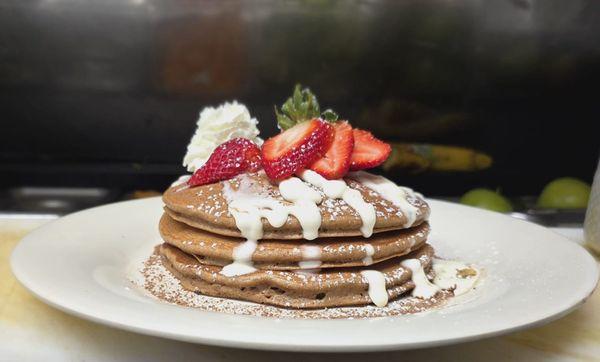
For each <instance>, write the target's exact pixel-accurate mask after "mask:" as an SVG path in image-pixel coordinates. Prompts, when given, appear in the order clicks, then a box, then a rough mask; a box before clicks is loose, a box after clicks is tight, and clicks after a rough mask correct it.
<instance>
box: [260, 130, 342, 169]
mask: <svg viewBox="0 0 600 362" xmlns="http://www.w3.org/2000/svg"><path fill="white" fill-rule="evenodd" d="M332 136H333V127H332V126H331V125H330V124H329V123H327V122H325V121H323V120H321V119H313V120H312V121H307V122H302V123H299V124H297V125H295V126H294V127H292V128H289V129H287V130H286V131H284V132H282V133H280V134H278V135H277V136H275V137H271V138H269V139H268V140H266V141H265V143H264V144H263V146H262V163H263V168H264V169H265V172H266V174H267V176H269V178H271V179H273V180H281V179H284V178H287V177H290V176H291V175H293V174H294V173H295V172H297V171H298V170H300V169H302V168H305V167H306V166H308V165H310V164H311V163H313V162H314V161H315V160H316V159H318V158H319V157H321V156H322V155H323V153H325V151H326V150H327V148H328V147H329V145H330V144H331V140H332Z"/></svg>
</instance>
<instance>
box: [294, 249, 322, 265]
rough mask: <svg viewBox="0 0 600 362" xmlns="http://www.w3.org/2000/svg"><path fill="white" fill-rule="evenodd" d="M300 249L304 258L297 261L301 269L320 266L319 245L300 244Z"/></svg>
mask: <svg viewBox="0 0 600 362" xmlns="http://www.w3.org/2000/svg"><path fill="white" fill-rule="evenodd" d="M300 249H301V250H302V258H303V259H304V260H303V261H301V262H299V263H298V265H299V266H300V268H301V269H313V270H314V269H318V268H319V267H320V266H321V264H322V262H321V248H320V247H319V246H316V245H302V246H301V247H300Z"/></svg>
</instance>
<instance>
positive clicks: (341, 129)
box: [309, 121, 354, 180]
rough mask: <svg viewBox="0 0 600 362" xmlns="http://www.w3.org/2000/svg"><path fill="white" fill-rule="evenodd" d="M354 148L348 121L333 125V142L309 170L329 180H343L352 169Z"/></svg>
mask: <svg viewBox="0 0 600 362" xmlns="http://www.w3.org/2000/svg"><path fill="white" fill-rule="evenodd" d="M353 148H354V136H353V134H352V127H351V126H350V124H349V123H348V122H346V121H340V122H336V123H334V125H333V142H332V143H331V145H330V146H329V148H328V149H327V151H326V152H325V154H324V155H323V157H321V158H320V159H318V160H317V161H315V162H314V163H313V164H312V165H310V166H309V168H310V169H311V170H313V171H315V172H317V173H319V174H320V175H321V176H323V177H325V178H326V179H329V180H335V179H339V178H342V177H343V176H344V175H345V174H346V173H347V172H348V170H349V169H350V158H351V155H352V149H353Z"/></svg>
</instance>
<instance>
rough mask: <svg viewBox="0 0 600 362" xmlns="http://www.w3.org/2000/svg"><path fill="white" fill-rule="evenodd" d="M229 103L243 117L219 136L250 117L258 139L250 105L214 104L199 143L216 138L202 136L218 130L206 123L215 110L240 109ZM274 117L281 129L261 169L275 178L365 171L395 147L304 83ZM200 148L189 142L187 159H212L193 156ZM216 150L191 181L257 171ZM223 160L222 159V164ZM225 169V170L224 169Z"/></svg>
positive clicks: (268, 145) (203, 123) (265, 153)
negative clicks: (322, 101) (325, 104)
mask: <svg viewBox="0 0 600 362" xmlns="http://www.w3.org/2000/svg"><path fill="white" fill-rule="evenodd" d="M228 107H229V108H232V107H233V109H234V110H237V111H238V112H241V114H243V115H244V116H243V117H242V116H241V115H240V116H238V117H233V118H232V119H233V120H234V121H232V122H229V125H227V126H226V127H225V128H226V129H227V130H228V131H223V130H219V132H217V133H216V134H218V135H220V138H218V139H222V140H224V141H228V139H226V138H227V137H230V136H231V135H233V134H238V133H244V132H243V131H241V130H235V131H234V130H233V128H232V127H241V124H240V122H238V121H235V120H237V119H238V118H240V117H241V119H243V120H245V121H244V122H245V123H246V126H247V127H250V131H248V132H245V133H248V134H250V135H252V136H253V137H254V138H255V139H258V138H257V136H258V133H256V132H255V128H256V123H257V122H256V121H255V120H253V119H252V120H253V121H252V120H251V121H248V120H247V119H249V117H250V115H249V113H248V112H247V110H246V108H245V107H244V106H242V105H240V104H238V103H233V104H228V103H226V104H225V105H224V106H221V107H219V108H218V109H217V110H215V109H212V108H211V111H210V112H208V111H203V112H202V116H201V117H200V121H199V122H198V131H197V132H196V135H195V136H194V138H193V139H192V140H195V139H196V138H201V139H200V140H199V141H198V142H197V144H198V145H202V144H203V142H205V143H206V142H210V141H211V140H206V141H203V140H202V137H206V136H207V134H206V130H212V129H213V126H210V127H209V126H206V125H207V124H211V121H212V120H214V119H216V118H218V117H217V116H216V115H215V114H220V115H223V114H235V112H233V111H228V110H227V109H228ZM242 107H243V108H242ZM275 116H276V118H277V123H278V126H279V129H280V130H281V132H280V133H279V134H278V135H276V136H274V137H271V138H269V139H267V140H266V141H265V142H264V144H262V149H261V158H262V168H263V169H264V171H265V173H266V174H267V176H268V177H269V178H270V179H271V180H274V181H280V180H284V179H286V178H288V177H291V176H293V175H294V174H298V173H299V172H301V171H302V170H305V169H310V170H313V171H315V172H317V173H318V174H319V175H321V176H323V177H324V178H326V179H328V180H336V179H341V178H343V177H344V176H345V175H346V174H347V173H348V171H349V170H364V169H368V168H373V167H377V166H379V165H381V164H382V163H383V162H384V161H385V160H386V158H387V157H388V156H389V155H390V152H391V147H390V146H389V145H388V144H387V143H385V142H383V141H381V140H379V139H377V138H375V136H373V135H372V134H371V133H370V132H368V131H364V130H361V129H357V128H355V129H353V128H352V126H351V125H350V123H349V122H348V121H345V120H339V119H338V115H337V114H336V113H335V112H334V111H332V110H330V109H328V110H326V111H324V112H321V110H320V106H319V103H318V101H317V97H316V96H315V95H314V94H313V93H312V92H311V91H310V90H309V89H308V88H305V89H302V88H301V87H300V85H297V86H296V87H295V88H294V93H293V95H292V96H291V97H290V98H288V99H287V100H286V101H285V103H284V104H283V105H282V106H281V109H280V110H278V109H277V108H276V107H275ZM227 119H229V118H227V117H225V123H227ZM236 122H237V123H236ZM213 123H214V122H213ZM203 130H204V131H203ZM259 140H260V139H259ZM248 142H250V143H252V140H250V139H249V140H248ZM192 143H194V142H192ZM198 147H199V146H192V145H190V146H189V147H188V155H187V156H186V160H184V162H188V163H189V164H190V165H195V166H198V165H201V164H203V162H208V161H204V160H200V161H203V162H200V161H197V160H194V159H190V157H191V156H189V155H190V151H189V150H197V149H198ZM205 149H206V147H205ZM205 149H203V150H204V151H205ZM217 150H218V152H219V154H218V155H217V156H215V157H214V158H213V157H212V156H211V157H210V158H209V159H208V160H212V161H211V165H210V167H207V168H202V166H200V167H197V168H196V173H198V176H196V175H195V174H194V177H192V178H191V179H190V181H189V182H188V185H190V186H198V185H203V184H206V183H210V182H216V181H221V180H225V179H228V178H231V177H233V176H236V175H238V174H239V173H241V172H245V171H257V170H256V169H255V168H254V167H253V168H252V170H250V169H247V168H244V166H243V165H242V164H239V165H238V163H236V162H229V163H228V161H227V157H224V153H223V152H224V151H223V150H222V149H215V151H214V152H215V153H216V152H217ZM217 160H219V161H217ZM219 162H223V164H221V165H219ZM221 168H223V170H220V169H221Z"/></svg>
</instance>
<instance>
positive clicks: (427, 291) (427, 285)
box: [400, 259, 441, 299]
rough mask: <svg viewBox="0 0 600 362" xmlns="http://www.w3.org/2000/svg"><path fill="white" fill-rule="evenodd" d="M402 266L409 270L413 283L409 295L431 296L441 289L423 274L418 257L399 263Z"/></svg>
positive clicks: (424, 297)
mask: <svg viewBox="0 0 600 362" xmlns="http://www.w3.org/2000/svg"><path fill="white" fill-rule="evenodd" d="M400 265H402V266H403V267H405V268H407V269H409V270H410V271H411V274H412V275H411V277H410V278H411V280H412V282H413V283H414V284H415V287H414V289H413V290H412V293H411V295H412V296H413V297H418V298H423V299H427V298H431V297H433V296H434V295H435V294H436V293H437V292H439V291H440V290H441V288H440V287H438V286H437V285H435V284H433V283H431V282H430V281H429V279H427V275H425V271H424V270H423V266H422V265H421V262H420V261H419V260H418V259H406V260H404V261H402V262H401V263H400Z"/></svg>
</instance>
